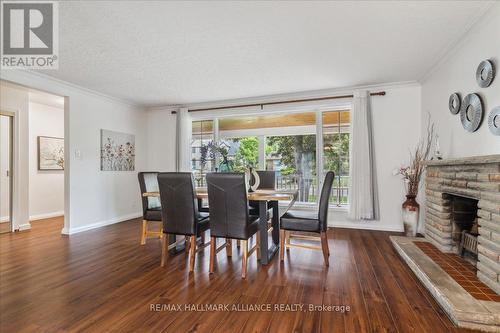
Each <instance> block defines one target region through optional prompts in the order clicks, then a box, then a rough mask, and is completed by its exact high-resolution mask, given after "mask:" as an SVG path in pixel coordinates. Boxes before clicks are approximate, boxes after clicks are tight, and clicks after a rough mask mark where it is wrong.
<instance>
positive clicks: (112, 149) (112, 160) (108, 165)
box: [101, 129, 135, 171]
mask: <svg viewBox="0 0 500 333" xmlns="http://www.w3.org/2000/svg"><path fill="white" fill-rule="evenodd" d="M101 170H102V171H134V170H135V136H134V135H133V134H127V133H120V132H114V131H109V130H104V129H101Z"/></svg>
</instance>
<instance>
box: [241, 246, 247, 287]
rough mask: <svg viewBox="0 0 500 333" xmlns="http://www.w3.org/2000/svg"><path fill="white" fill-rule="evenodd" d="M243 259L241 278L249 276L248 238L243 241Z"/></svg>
mask: <svg viewBox="0 0 500 333" xmlns="http://www.w3.org/2000/svg"><path fill="white" fill-rule="evenodd" d="M242 243H243V260H242V261H241V278H242V279H244V278H246V277H247V263H248V240H246V239H245V240H244V241H243V242H242Z"/></svg>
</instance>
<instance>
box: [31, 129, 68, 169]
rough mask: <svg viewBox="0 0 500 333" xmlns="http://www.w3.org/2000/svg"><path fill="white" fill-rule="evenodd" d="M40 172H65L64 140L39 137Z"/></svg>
mask: <svg viewBox="0 0 500 333" xmlns="http://www.w3.org/2000/svg"><path fill="white" fill-rule="evenodd" d="M37 143H38V144H37V146H38V149H37V155H38V171H60V170H64V138H57V137H51V136H38V137H37Z"/></svg>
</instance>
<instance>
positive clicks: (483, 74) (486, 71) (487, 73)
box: [476, 60, 495, 88]
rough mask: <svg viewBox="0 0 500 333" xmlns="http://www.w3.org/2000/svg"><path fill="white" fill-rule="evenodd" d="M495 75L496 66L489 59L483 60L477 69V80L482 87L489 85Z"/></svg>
mask: <svg viewBox="0 0 500 333" xmlns="http://www.w3.org/2000/svg"><path fill="white" fill-rule="evenodd" d="M494 77H495V68H494V67H493V63H492V62H491V61H489V60H484V61H481V63H480V64H479V66H478V67H477V70H476V81H477V84H478V85H479V86H480V87H481V88H486V87H489V86H490V84H491V82H493V79H494Z"/></svg>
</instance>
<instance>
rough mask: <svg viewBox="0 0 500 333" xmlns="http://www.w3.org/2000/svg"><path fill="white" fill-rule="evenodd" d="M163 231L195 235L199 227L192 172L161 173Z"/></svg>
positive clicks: (159, 179) (159, 176)
mask: <svg viewBox="0 0 500 333" xmlns="http://www.w3.org/2000/svg"><path fill="white" fill-rule="evenodd" d="M158 185H159V187H160V199H161V213H162V217H163V230H164V231H165V232H166V233H171V234H178V235H194V234H196V227H197V225H198V223H197V222H198V207H197V206H198V205H197V204H196V196H195V193H196V192H195V188H194V182H193V175H192V174H191V173H190V172H160V173H159V174H158Z"/></svg>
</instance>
